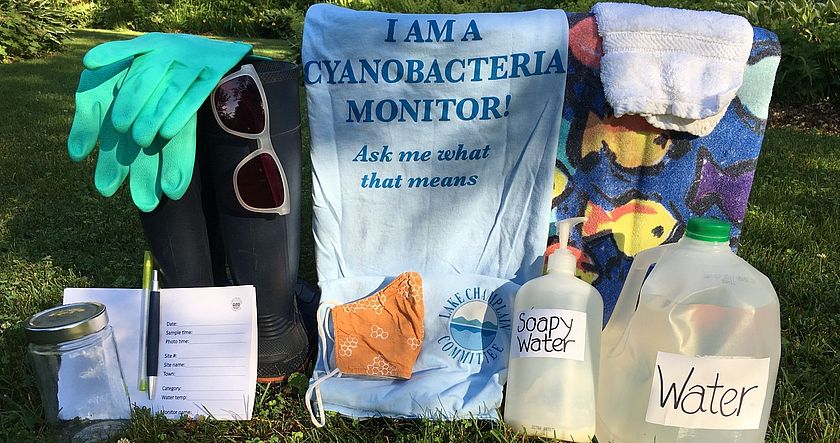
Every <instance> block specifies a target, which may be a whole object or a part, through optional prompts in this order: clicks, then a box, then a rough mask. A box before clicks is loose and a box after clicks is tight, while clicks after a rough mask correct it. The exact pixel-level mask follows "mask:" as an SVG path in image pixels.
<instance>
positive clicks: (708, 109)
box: [592, 3, 753, 135]
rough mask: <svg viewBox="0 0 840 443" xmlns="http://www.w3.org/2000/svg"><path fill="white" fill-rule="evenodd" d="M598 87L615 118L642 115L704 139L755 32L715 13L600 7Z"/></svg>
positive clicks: (728, 97)
mask: <svg viewBox="0 0 840 443" xmlns="http://www.w3.org/2000/svg"><path fill="white" fill-rule="evenodd" d="M592 12H593V13H594V14H595V19H596V21H597V22H598V33H599V34H600V35H601V37H602V38H603V50H604V56H603V58H602V59H601V81H602V82H603V84H604V93H605V95H606V98H607V101H608V102H609V103H610V105H611V106H612V107H613V110H614V111H615V114H616V116H621V115H624V114H639V115H643V116H645V117H646V119H647V120H648V122H650V123H651V124H653V125H654V126H656V127H659V128H662V129H675V130H681V131H685V132H690V133H692V134H696V135H707V134H708V133H709V132H711V131H712V130H713V129H714V127H715V125H716V124H717V122H718V121H720V119H721V118H723V115H724V113H725V112H726V108H727V107H728V106H729V103H730V102H731V101H732V99H733V98H734V97H735V94H736V93H737V91H738V88H740V87H741V83H742V81H743V78H744V69H745V67H746V64H747V59H748V58H749V55H750V50H751V48H752V41H753V29H752V26H750V24H749V22H748V21H747V20H746V19H744V18H743V17H739V16H735V15H729V14H722V13H720V12H712V11H689V10H684V9H674V8H654V7H651V6H646V5H639V4H632V3H598V4H596V5H595V6H594V7H593V8H592Z"/></svg>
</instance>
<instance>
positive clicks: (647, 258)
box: [601, 243, 676, 355]
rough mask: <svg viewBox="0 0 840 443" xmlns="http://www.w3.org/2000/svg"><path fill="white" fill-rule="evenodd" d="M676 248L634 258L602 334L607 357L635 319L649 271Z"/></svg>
mask: <svg viewBox="0 0 840 443" xmlns="http://www.w3.org/2000/svg"><path fill="white" fill-rule="evenodd" d="M674 247H676V243H671V244H667V245H661V246H657V247H655V248H650V249H645V250H644V251H641V252H639V253H638V254H636V256H635V257H634V258H633V264H632V265H631V266H630V271H629V272H628V273H627V279H626V280H625V281H624V286H623V287H622V288H621V293H620V294H619V295H618V300H617V301H616V304H615V308H614V309H613V312H612V315H611V316H610V319H609V321H608V322H607V326H606V327H605V328H604V331H603V332H602V333H601V348H602V349H604V350H605V351H607V355H609V354H611V353H612V352H611V351H613V349H614V348H615V347H616V346H617V345H618V344H619V342H620V341H621V337H622V336H623V335H624V333H625V332H626V330H627V326H629V325H630V319H632V318H633V314H634V313H635V312H636V306H637V304H638V302H639V293H640V292H641V289H642V283H644V282H645V277H646V276H647V271H648V269H650V267H651V266H653V265H654V264H656V263H657V262H658V261H659V259H661V258H662V255H663V254H664V253H666V252H667V251H669V250H671V249H673V248H674Z"/></svg>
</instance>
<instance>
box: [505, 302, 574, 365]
mask: <svg viewBox="0 0 840 443" xmlns="http://www.w3.org/2000/svg"><path fill="white" fill-rule="evenodd" d="M514 323H515V325H514V326H515V328H516V329H515V333H514V335H513V347H512V349H511V357H512V358H524V357H549V358H566V359H570V360H578V361H583V356H584V353H585V351H586V347H585V345H586V313H585V312H580V311H570V310H567V309H526V310H524V311H522V312H520V313H519V316H518V317H517V318H516V319H515V320H514Z"/></svg>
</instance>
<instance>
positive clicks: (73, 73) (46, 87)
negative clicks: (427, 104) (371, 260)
mask: <svg viewBox="0 0 840 443" xmlns="http://www.w3.org/2000/svg"><path fill="white" fill-rule="evenodd" d="M130 36H131V34H130V33H113V32H104V31H79V32H77V33H76V34H75V35H74V38H73V39H72V40H70V41H69V42H68V45H67V49H66V51H65V52H64V53H62V54H58V55H55V56H52V57H49V58H45V59H40V60H33V61H28V62H24V63H18V64H12V65H0V79H3V81H2V82H0V97H2V98H3V101H4V103H5V107H4V110H3V111H2V114H1V115H2V118H0V134H2V137H0V441H9V442H18V441H31V440H34V441H44V440H56V439H58V438H60V436H59V434H58V433H57V432H56V431H55V430H53V429H50V428H49V427H48V426H47V425H46V424H45V423H44V422H43V419H42V411H41V409H40V401H39V399H38V392H37V390H36V387H35V380H34V378H33V376H32V373H31V369H30V367H29V364H28V362H27V360H26V354H25V345H24V339H23V332H22V330H21V328H20V322H21V321H22V320H23V319H25V318H26V317H28V316H29V315H31V314H33V313H35V312H37V311H39V310H41V309H43V308H47V307H49V306H52V305H55V304H57V303H59V301H60V298H61V293H62V290H63V288H65V287H71V286H77V287H78V286H96V287H138V286H139V285H140V275H139V270H140V263H141V260H142V254H143V250H144V249H145V243H144V239H143V236H142V232H141V230H140V225H139V222H138V219H137V215H136V213H135V211H136V210H135V209H134V206H133V205H132V204H131V201H130V198H129V197H128V192H127V189H126V187H124V188H123V189H122V190H121V191H120V192H119V193H118V195H117V196H115V197H114V198H111V199H104V198H102V197H99V195H98V194H97V193H96V191H95V189H94V188H93V168H94V164H95V161H94V159H93V158H90V159H88V160H87V161H86V162H84V163H82V164H74V163H72V162H71V161H70V160H69V158H68V157H67V153H66V147H65V142H66V135H67V132H68V130H69V127H70V122H71V120H72V116H73V91H74V90H75V88H76V82H77V80H78V75H79V71H80V69H81V57H82V55H83V54H84V52H85V51H86V50H87V49H89V48H90V47H92V46H94V45H96V44H98V43H101V42H103V41H106V40H110V39H114V38H127V37H130ZM255 43H256V44H257V47H258V48H260V49H261V53H263V54H267V55H272V56H276V57H284V56H288V54H290V53H291V52H290V51H289V50H288V49H287V48H284V47H283V46H282V45H280V44H279V43H277V42H274V41H268V40H266V41H257V42H255ZM306 157H308V156H305V158H306ZM304 176H305V177H307V178H308V172H305V174H304ZM838 177H840V137H836V136H829V135H823V134H819V133H816V132H802V131H795V130H792V129H784V128H771V129H769V130H768V131H767V137H766V139H765V142H764V150H763V153H762V156H761V157H760V160H759V164H758V170H757V174H756V178H755V184H754V187H753V191H752V195H751V200H750V207H749V209H748V212H747V218H746V222H745V228H744V231H743V237H742V243H741V249H740V252H739V254H740V255H741V256H742V257H744V258H745V259H747V260H748V261H749V262H750V263H752V264H753V265H754V266H756V267H757V268H758V269H759V270H761V271H762V272H763V273H765V274H766V275H767V276H769V277H770V279H771V280H772V281H773V283H774V285H775V287H776V290H777V291H778V293H779V298H780V300H781V305H782V329H783V330H782V366H781V370H780V372H779V378H778V382H777V387H776V394H775V400H774V408H773V414H772V416H771V422H770V428H769V431H768V436H767V439H768V441H772V442H803V443H804V442H823V443H837V442H840V414H838V408H840V391H839V390H840V358H838V357H839V356H838V351H840V251H838V245H840V224H838V220H840V196H838V191H840V184H838ZM304 186H305V188H304V189H305V190H304V194H307V197H308V191H307V190H308V189H309V185H308V183H305V184H304ZM306 207H307V203H306V202H305V203H304V208H306ZM310 215H311V214H310V213H309V211H306V210H305V212H304V214H303V220H304V226H303V229H304V244H303V247H302V250H303V252H302V257H301V269H302V271H301V274H302V275H303V276H304V277H305V278H307V279H309V280H313V279H314V277H315V272H314V256H313V254H312V247H311V245H312V239H311V232H310V230H309V226H308V221H309V218H310ZM301 381H305V377H304V376H302V375H300V376H299V377H296V378H295V379H293V382H292V383H289V384H286V385H284V386H270V387H265V386H260V387H259V388H258V399H257V406H256V409H255V411H256V412H255V418H254V419H253V420H251V421H248V422H213V421H200V422H194V421H167V420H164V419H160V418H154V417H151V416H149V414H148V413H147V412H143V411H138V413H137V414H136V417H135V419H134V420H132V423H131V425H130V427H129V429H128V431H127V433H126V435H125V437H127V438H128V439H130V440H132V441H173V440H177V441H242V440H246V441H275V439H276V440H277V441H286V440H291V441H319V440H325V441H342V442H344V441H405V442H411V441H428V442H438V441H440V442H444V441H493V442H501V441H522V440H523V436H521V435H518V434H516V433H515V432H512V431H511V430H510V429H508V428H505V427H504V426H502V425H499V424H492V423H486V422H478V421H461V422H455V423H445V422H432V421H391V420H369V421H364V422H360V421H354V420H349V419H340V418H331V419H330V421H329V425H328V427H327V428H325V429H323V430H316V429H314V427H312V425H311V424H310V423H309V419H308V416H307V414H306V410H305V408H304V407H303V404H302V401H301V392H300V387H301V385H302V384H301V383H300V382H301ZM303 386H305V383H303ZM534 441H537V440H534Z"/></svg>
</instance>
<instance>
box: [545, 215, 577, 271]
mask: <svg viewBox="0 0 840 443" xmlns="http://www.w3.org/2000/svg"><path fill="white" fill-rule="evenodd" d="M585 221H586V217H572V218H567V219H565V220H557V222H556V223H555V224H554V227H555V228H556V230H557V238H558V243H559V244H558V248H557V250H555V251H554V252H553V253H552V254H551V255H550V256H549V257H548V266H546V271H547V272H554V271H557V272H565V273H567V274H574V273H575V265H576V264H577V259H576V258H575V255H574V254H572V253H571V251H569V249H568V248H567V246H568V245H569V232H570V231H571V230H572V227H573V226H575V225H577V224H579V223H583V222H585Z"/></svg>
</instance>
